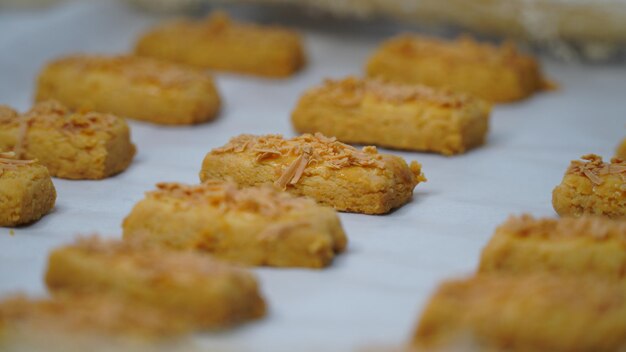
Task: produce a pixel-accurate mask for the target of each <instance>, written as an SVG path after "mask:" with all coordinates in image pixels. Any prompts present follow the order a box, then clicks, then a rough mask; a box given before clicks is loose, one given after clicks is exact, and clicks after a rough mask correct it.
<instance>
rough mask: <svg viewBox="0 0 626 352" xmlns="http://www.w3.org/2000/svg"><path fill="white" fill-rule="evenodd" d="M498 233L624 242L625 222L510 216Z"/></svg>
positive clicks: (583, 218) (590, 218)
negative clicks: (612, 239)
mask: <svg viewBox="0 0 626 352" xmlns="http://www.w3.org/2000/svg"><path fill="white" fill-rule="evenodd" d="M498 231H504V232H507V233H510V234H513V235H515V236H518V237H544V238H568V237H591V238H593V239H597V240H604V239H611V238H614V239H619V240H622V241H625V242H626V221H623V220H612V219H608V218H605V217H600V216H582V217H580V218H560V219H550V218H542V219H536V218H534V217H533V216H531V215H528V214H524V215H521V216H511V217H510V218H509V219H508V220H507V221H506V222H505V223H504V224H503V225H501V226H500V227H499V228H498Z"/></svg>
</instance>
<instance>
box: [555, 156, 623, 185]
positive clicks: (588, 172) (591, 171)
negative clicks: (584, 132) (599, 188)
mask: <svg viewBox="0 0 626 352" xmlns="http://www.w3.org/2000/svg"><path fill="white" fill-rule="evenodd" d="M581 159H583V160H585V161H580V160H573V161H572V162H571V164H570V166H569V167H568V169H567V171H566V174H572V175H579V176H584V177H587V178H588V179H589V181H591V182H592V183H593V184H594V185H601V184H603V183H604V179H603V176H606V175H619V176H620V177H621V179H622V181H623V182H626V161H623V160H621V159H618V158H613V159H611V163H605V162H604V161H603V160H602V157H601V156H599V155H596V154H586V155H583V156H582V157H581Z"/></svg>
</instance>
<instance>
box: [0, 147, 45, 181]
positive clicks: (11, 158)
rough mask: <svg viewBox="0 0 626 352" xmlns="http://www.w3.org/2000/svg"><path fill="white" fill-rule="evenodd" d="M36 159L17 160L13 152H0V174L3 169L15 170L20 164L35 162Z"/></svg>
mask: <svg viewBox="0 0 626 352" xmlns="http://www.w3.org/2000/svg"><path fill="white" fill-rule="evenodd" d="M36 162H37V160H19V159H16V154H15V152H0V176H2V175H3V174H4V171H5V170H16V169H17V168H18V167H20V166H25V165H30V164H34V163H36Z"/></svg>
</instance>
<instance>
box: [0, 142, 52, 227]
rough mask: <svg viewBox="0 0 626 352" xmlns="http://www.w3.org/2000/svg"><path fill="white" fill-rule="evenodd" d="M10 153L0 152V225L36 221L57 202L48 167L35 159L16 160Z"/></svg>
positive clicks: (23, 223)
mask: <svg viewBox="0 0 626 352" xmlns="http://www.w3.org/2000/svg"><path fill="white" fill-rule="evenodd" d="M0 134H1V132H0ZM13 156H14V154H13V153H0V226H18V225H25V224H28V223H31V222H33V221H36V220H39V219H40V218H41V217H43V216H44V215H46V214H48V213H49V212H50V211H51V210H52V208H54V203H55V201H56V190H55V188H54V184H52V180H51V179H50V174H49V173H48V169H46V168H45V167H43V166H41V165H40V164H38V163H37V162H36V161H34V160H15V159H13Z"/></svg>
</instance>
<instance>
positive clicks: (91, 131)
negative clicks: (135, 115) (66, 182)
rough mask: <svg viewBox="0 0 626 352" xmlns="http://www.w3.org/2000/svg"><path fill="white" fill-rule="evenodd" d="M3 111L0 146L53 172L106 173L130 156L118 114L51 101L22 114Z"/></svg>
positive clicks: (78, 175) (77, 177)
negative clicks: (69, 107) (33, 160)
mask: <svg viewBox="0 0 626 352" xmlns="http://www.w3.org/2000/svg"><path fill="white" fill-rule="evenodd" d="M4 111H5V114H4V116H8V117H6V118H4V119H0V150H12V151H15V153H16V154H17V156H18V157H19V158H27V159H37V160H39V162H40V163H41V164H42V165H44V166H45V167H47V168H48V170H49V171H50V175H52V176H53V177H60V178H67V179H75V180H88V179H89V180H96V179H102V178H106V177H109V176H112V175H115V174H118V173H120V172H122V171H124V170H126V168H127V167H128V166H129V165H130V163H131V162H132V160H133V157H134V156H135V146H134V145H133V144H132V142H131V141H130V130H129V128H128V125H127V124H126V121H125V120H124V119H123V118H120V117H117V116H114V115H110V114H102V113H96V112H82V111H78V112H73V111H70V110H68V109H67V108H66V107H65V106H63V105H61V104H60V103H58V102H56V101H47V102H41V103H38V104H36V105H35V106H34V107H33V108H32V109H31V110H30V111H29V112H28V113H26V114H24V115H19V114H17V113H16V112H15V111H12V110H10V109H9V108H7V107H4ZM7 111H12V113H11V114H10V115H9V114H8V113H7ZM1 115H2V111H0V116H1Z"/></svg>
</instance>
